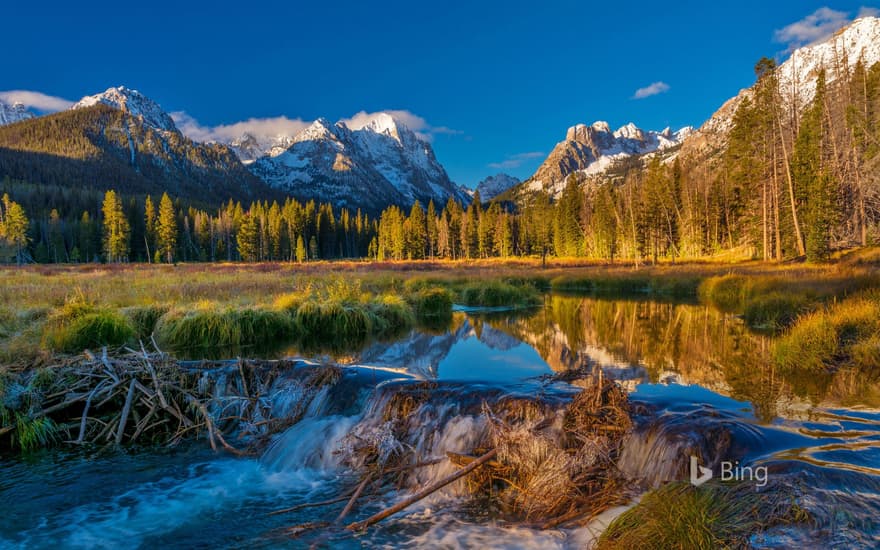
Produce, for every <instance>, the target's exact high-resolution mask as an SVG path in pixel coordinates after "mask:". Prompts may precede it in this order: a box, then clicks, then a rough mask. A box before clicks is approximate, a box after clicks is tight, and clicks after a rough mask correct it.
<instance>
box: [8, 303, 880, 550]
mask: <svg viewBox="0 0 880 550" xmlns="http://www.w3.org/2000/svg"><path fill="white" fill-rule="evenodd" d="M771 348H772V337H771V336H767V335H761V334H754V333H752V332H750V331H749V330H748V329H746V328H745V327H744V326H743V324H742V323H741V322H740V321H739V320H738V319H735V318H732V317H730V316H725V315H724V314H722V313H720V312H717V311H715V310H713V309H712V308H709V307H706V306H703V305H697V304H682V303H670V302H660V301H635V300H610V299H596V298H585V297H576V296H559V295H548V296H546V297H545V303H544V306H543V307H540V308H535V309H531V310H526V311H516V312H497V311H495V312H491V313H488V312H480V311H473V310H471V311H458V312H456V313H455V314H454V315H453V318H452V320H451V322H450V324H449V326H447V327H441V328H437V327H435V328H434V329H432V330H427V329H417V330H413V331H411V332H409V333H407V334H404V335H401V336H400V337H398V338H397V339H395V340H393V341H386V342H366V343H363V344H362V345H359V346H358V347H357V349H349V350H344V351H335V352H322V353H315V352H303V351H301V350H295V349H286V348H284V347H283V346H281V347H280V348H279V349H278V350H275V351H274V354H276V355H282V356H288V355H296V356H303V355H312V356H315V358H319V359H322V360H332V361H335V362H339V363H340V364H346V365H352V371H353V372H354V371H355V370H357V371H358V372H373V375H372V376H373V377H374V378H375V376H376V374H375V373H377V372H378V373H381V374H380V378H381V380H389V379H394V378H416V379H428V380H438V381H441V382H442V383H444V384H448V385H451V386H452V387H455V388H460V389H461V391H460V395H461V399H462V400H465V399H474V398H475V397H474V396H479V394H480V392H481V391H483V390H484V389H487V388H495V389H496V390H497V389H499V388H500V389H501V390H502V391H507V392H530V391H537V389H536V388H538V386H537V385H536V380H541V379H542V378H544V379H546V376H547V375H549V374H552V373H558V372H563V371H565V370H568V369H575V368H585V367H591V368H601V369H602V371H603V373H604V374H605V375H607V376H609V377H612V378H615V379H616V380H618V381H619V382H620V383H621V385H623V387H624V388H626V389H627V391H629V392H630V399H631V400H632V401H635V402H638V403H641V404H643V405H644V407H645V408H646V409H647V410H649V411H650V413H651V414H650V415H648V416H646V417H645V419H644V420H643V421H641V422H639V423H637V428H636V430H635V433H633V434H632V436H631V437H630V438H629V439H628V440H627V443H626V445H625V447H624V451H623V453H622V456H621V458H620V461H619V462H620V463H619V467H620V468H621V469H622V470H624V471H625V472H626V473H627V474H628V475H629V476H630V477H632V478H634V479H639V480H641V483H642V484H643V487H644V489H645V490H648V489H650V488H651V487H655V486H657V485H658V484H660V483H663V482H665V481H669V480H673V479H685V478H683V477H682V469H681V464H682V458H683V457H682V456H679V455H681V454H682V453H684V452H685V451H686V449H691V448H694V446H706V445H710V446H714V447H713V449H711V450H709V452H712V451H714V452H715V454H716V455H717V456H718V458H719V459H730V460H736V461H738V462H739V463H740V464H743V465H750V466H753V467H755V466H765V467H767V469H768V471H769V472H770V475H771V476H779V477H780V478H785V479H786V480H791V483H796V484H798V486H799V487H801V488H802V491H801V494H802V495H803V496H802V499H803V503H804V505H805V506H806V507H807V508H808V510H809V511H810V512H811V513H812V515H813V517H814V518H815V524H814V525H810V526H805V527H798V528H793V527H792V528H780V529H778V530H775V531H771V532H769V533H768V534H767V535H766V536H763V537H761V538H760V539H756V540H753V541H751V542H752V543H753V544H754V545H755V546H759V547H790V546H799V547H836V546H841V547H866V548H871V547H877V546H880V524H878V523H877V520H876V519H875V518H880V410H878V409H880V381H878V380H876V379H874V380H871V379H869V378H868V377H866V376H864V375H859V374H858V373H853V372H848V371H846V370H841V371H839V372H837V373H835V374H833V375H810V376H803V375H801V376H798V375H793V374H789V373H782V372H777V371H776V370H775V369H774V368H773V367H772V358H771V353H772V349H771ZM261 354H262V353H261ZM374 385H375V384H374ZM374 385H373V386H371V384H370V383H365V384H364V385H363V386H362V387H361V388H360V389H359V390H358V391H356V392H355V393H354V394H353V395H355V396H356V397H355V398H352V399H350V400H348V402H345V403H340V402H338V401H340V400H338V399H337V400H336V401H334V398H333V396H327V397H326V399H323V400H321V401H320V402H316V404H314V406H313V407H312V409H313V410H310V412H309V414H307V415H306V417H305V418H304V419H303V420H302V421H301V422H299V423H298V424H296V425H294V426H293V427H292V428H290V429H289V430H288V431H287V432H285V433H283V434H280V435H279V436H278V437H277V438H276V441H275V442H274V443H273V444H272V445H271V446H270V447H269V448H268V449H267V450H266V452H265V453H264V454H263V456H261V457H258V458H231V457H229V456H228V455H222V454H219V455H218V454H214V453H212V452H211V451H210V449H208V448H207V445H206V444H205V443H204V442H203V441H194V442H190V443H188V444H185V445H182V446H180V447H177V448H174V449H155V448H150V449H128V450H125V451H123V452H117V451H111V452H103V453H101V452H97V451H88V450H86V451H78V452H69V451H45V452H40V453H36V454H32V455H28V456H25V457H20V458H19V457H15V458H10V457H5V458H0V503H2V511H3V513H2V514H0V547H12V548H15V547H27V548H50V547H51V548H59V547H63V548H118V547H131V548H134V547H144V548H153V547H187V548H245V547H247V548H252V547H292V548H296V547H303V546H309V545H311V544H315V545H317V546H318V547H324V546H327V547H331V546H332V547H334V548H339V547H343V548H344V547H351V548H358V547H394V548H399V547H413V548H416V547H425V546H430V547H447V548H457V547H480V548H506V547H511V548H522V547H534V548H578V547H583V546H584V545H588V544H589V543H590V541H591V540H592V539H593V537H594V534H595V532H596V530H595V529H593V530H591V529H588V528H581V529H572V530H550V531H537V530H533V529H529V528H526V527H522V526H517V525H510V524H505V523H504V522H502V521H500V520H496V519H493V518H491V517H485V516H484V515H480V514H474V513H473V511H467V510H463V509H462V507H461V506H459V504H460V499H459V495H458V494H457V493H456V491H454V490H450V491H444V492H441V493H438V494H436V495H434V496H432V497H431V498H429V499H428V500H426V501H424V502H422V503H420V504H418V505H417V506H414V507H413V508H411V509H408V510H407V511H406V512H404V513H403V514H401V515H400V516H397V517H396V518H395V519H394V520H393V521H387V522H385V523H383V524H380V525H379V526H377V527H376V528H374V529H372V530H370V531H369V532H368V533H366V534H361V535H349V534H338V535H333V536H332V538H329V539H321V538H318V539H315V538H312V539H294V540H291V539H285V538H279V537H277V536H276V535H277V530H278V529H279V528H282V527H285V526H290V525H293V524H301V523H305V522H309V521H318V520H321V519H326V518H327V517H328V516H330V517H335V514H336V513H338V510H339V509H340V508H341V507H342V506H343V505H344V503H341V504H339V505H338V506H336V507H331V508H330V509H324V508H311V509H303V510H300V511H297V512H294V513H291V514H284V515H268V514H269V512H271V511H274V510H278V509H279V508H285V507H290V506H295V505H296V504H301V503H307V502H317V501H322V500H327V499H332V498H334V497H336V496H338V495H339V492H340V491H341V490H343V488H344V487H349V486H350V485H351V483H352V480H353V479H354V474H353V473H352V472H348V471H346V470H345V469H344V468H341V467H340V466H339V464H338V461H337V460H336V458H335V457H336V455H335V453H334V451H335V450H336V449H337V447H338V446H339V445H340V444H341V441H342V440H343V439H344V437H345V435H346V434H347V433H349V432H350V431H351V430H352V429H353V428H354V427H355V426H357V425H358V424H359V423H363V422H367V421H369V419H368V418H367V416H368V415H369V414H370V413H369V410H370V408H369V406H368V403H369V402H370V399H371V395H372V394H373V387H374ZM477 398H478V397H477ZM474 421H475V420H474V419H473V418H471V417H465V416H461V417H456V416H452V417H451V418H448V419H446V420H445V421H444V423H443V424H442V425H440V424H438V425H437V426H428V427H426V429H430V430H433V432H434V433H435V434H436V436H435V440H436V443H435V446H437V449H434V451H439V452H441V454H442V450H443V448H455V446H456V445H461V444H463V443H464V442H467V440H468V437H470V435H469V434H471V433H472V432H473V430H474V429H475V428H474V425H473V422H474ZM722 430H723V432H724V433H725V434H729V437H728V436H725V438H723V444H719V443H718V441H719V440H720V439H722V438H720V437H719V438H714V439H713V436H712V434H714V433H716V432H717V433H721V431H722ZM671 441H672V442H675V443H674V444H671V443H670V442H671ZM431 450H432V449H426V452H430V451H431ZM684 458H686V457H684ZM441 473H442V472H439V471H438V472H437V473H436V475H440V474H441ZM399 498H400V494H392V493H389V494H386V495H384V496H383V497H382V498H381V499H378V500H374V501H372V502H371V503H369V504H368V505H365V506H364V507H363V509H360V510H356V512H354V513H353V514H352V516H351V519H362V518H364V517H366V516H367V515H369V514H370V513H372V512H375V511H377V510H378V509H381V508H382V507H383V506H387V505H389V504H390V503H393V502H395V501H396V500H398V499H399Z"/></svg>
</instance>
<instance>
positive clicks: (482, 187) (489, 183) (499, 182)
mask: <svg viewBox="0 0 880 550" xmlns="http://www.w3.org/2000/svg"><path fill="white" fill-rule="evenodd" d="M520 183H522V182H521V181H520V179H519V178H516V177H514V176H511V175H508V174H495V175H494V176H489V177H488V178H486V179H484V180H483V181H481V182H480V183H478V184H477V187H476V189H474V192H475V193H479V194H480V200H481V201H489V200H492V199H494V198H495V197H497V196H498V195H500V194H502V193H504V192H505V191H507V190H508V189H511V188H513V187H516V186H517V185H519V184H520Z"/></svg>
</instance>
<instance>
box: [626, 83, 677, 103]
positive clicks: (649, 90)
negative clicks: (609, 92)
mask: <svg viewBox="0 0 880 550" xmlns="http://www.w3.org/2000/svg"><path fill="white" fill-rule="evenodd" d="M668 91H669V84H667V83H665V82H662V81H659V82H652V83H651V84H649V85H647V86H645V87H644V88H639V89H638V90H636V93H634V94H633V99H645V98H646V97H651V96H652V95H657V94H662V93H663V92H668Z"/></svg>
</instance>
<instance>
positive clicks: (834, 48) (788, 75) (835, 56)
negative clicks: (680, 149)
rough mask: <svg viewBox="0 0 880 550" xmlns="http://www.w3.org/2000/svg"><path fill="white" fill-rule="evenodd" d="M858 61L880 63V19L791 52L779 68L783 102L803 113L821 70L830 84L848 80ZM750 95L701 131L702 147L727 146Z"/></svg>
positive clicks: (722, 111) (714, 117)
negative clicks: (735, 116) (742, 106)
mask: <svg viewBox="0 0 880 550" xmlns="http://www.w3.org/2000/svg"><path fill="white" fill-rule="evenodd" d="M859 60H861V61H862V63H864V65H865V67H871V65H873V64H875V63H877V62H880V18H877V17H862V18H859V19H856V20H855V21H853V22H852V23H851V24H850V25H849V26H847V27H844V28H843V29H841V30H839V31H837V32H836V33H834V35H833V36H832V37H831V38H829V39H828V40H825V41H824V42H819V43H816V44H811V45H808V46H804V47H802V48H798V49H797V50H795V51H794V52H792V54H791V56H789V58H788V59H787V60H785V62H783V63H782V64H781V65H779V67H777V68H776V76H777V78H778V80H779V92H780V95H781V97H782V101H783V102H784V103H785V104H786V106H787V107H788V108H790V109H792V110H793V111H794V112H798V113H800V112H803V109H804V107H805V106H806V105H807V104H809V103H810V101H812V100H813V96H814V95H815V94H816V80H817V78H818V76H819V71H820V70H822V69H823V68H824V69H825V78H826V79H827V81H828V83H829V84H830V83H831V82H834V81H835V80H837V79H838V78H840V77H844V78H847V77H848V76H849V75H850V74H851V73H852V70H853V68H854V67H855V66H856V64H857V63H858V62H859ZM751 94H752V88H746V89H744V90H741V91H740V92H739V94H738V95H736V96H735V97H733V98H731V99H729V100H728V101H727V102H725V103H724V105H723V106H722V107H721V108H720V109H718V111H716V112H715V113H714V114H713V115H712V117H711V118H709V120H707V121H706V122H705V123H704V124H703V126H701V127H700V129H699V130H698V132H697V136H696V137H699V138H701V139H700V140H699V142H700V145H701V146H702V145H703V144H705V143H707V142H708V143H709V144H713V145H717V144H718V143H724V141H725V139H726V135H727V133H728V132H729V131H730V129H731V128H732V127H733V116H734V114H735V113H736V109H737V107H739V105H740V103H741V102H742V101H743V99H745V98H746V97H748V96H750V95H751ZM695 141H697V140H695Z"/></svg>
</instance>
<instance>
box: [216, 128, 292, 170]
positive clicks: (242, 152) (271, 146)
mask: <svg viewBox="0 0 880 550" xmlns="http://www.w3.org/2000/svg"><path fill="white" fill-rule="evenodd" d="M293 138H294V136H288V135H286V134H278V135H275V136H271V137H266V136H259V137H258V136H255V135H253V134H250V133H245V134H242V135H241V136H239V137H238V138H236V139H234V140H232V141H231V142H229V148H230V149H232V151H233V152H234V153H235V154H236V156H237V157H238V158H239V160H241V162H242V164H245V165H248V164H250V163H252V162H254V161H255V160H257V159H258V158H260V157H264V156H270V157H274V156H278V155H280V154H281V153H283V152H284V151H285V150H286V149H287V148H288V147H290V146H291V145H292V144H293Z"/></svg>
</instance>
